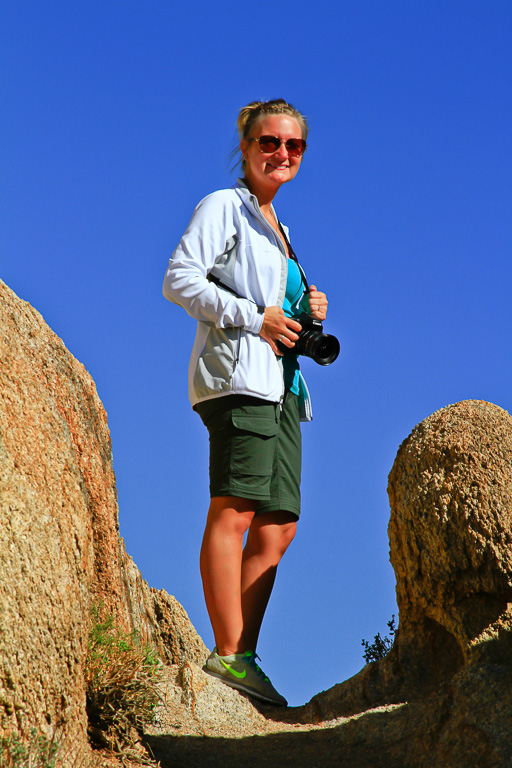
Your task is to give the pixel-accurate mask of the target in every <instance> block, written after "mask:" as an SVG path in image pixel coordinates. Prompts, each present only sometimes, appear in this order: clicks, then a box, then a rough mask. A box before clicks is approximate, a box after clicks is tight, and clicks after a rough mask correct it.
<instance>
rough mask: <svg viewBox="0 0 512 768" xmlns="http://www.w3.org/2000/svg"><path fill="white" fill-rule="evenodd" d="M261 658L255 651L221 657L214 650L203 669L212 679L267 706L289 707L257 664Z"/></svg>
mask: <svg viewBox="0 0 512 768" xmlns="http://www.w3.org/2000/svg"><path fill="white" fill-rule="evenodd" d="M256 659H259V656H258V655H257V654H256V653H254V652H253V651H246V652H245V653H234V654H233V655H232V656H219V655H218V653H217V649H216V648H214V649H213V651H212V653H211V654H210V655H209V657H208V659H207V660H206V664H205V665H204V667H203V670H204V671H205V672H208V674H209V675H212V677H216V678H218V679H219V680H222V682H223V683H226V685H230V686H231V687H232V688H237V689H238V690H239V691H244V693H247V694H249V696H254V698H256V699H260V700H261V701H264V702H265V703H266V704H276V705H277V706H279V707H287V706H288V702H287V701H286V699H285V698H284V696H281V694H279V693H278V692H277V691H276V689H275V688H274V686H273V685H272V683H271V682H270V680H269V679H268V677H267V676H266V674H265V673H264V672H263V670H262V669H261V668H260V667H259V666H258V665H257V664H256Z"/></svg>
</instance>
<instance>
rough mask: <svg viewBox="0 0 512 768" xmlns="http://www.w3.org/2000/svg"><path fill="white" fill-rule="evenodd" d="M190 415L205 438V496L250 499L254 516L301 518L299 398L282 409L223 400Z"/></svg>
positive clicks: (239, 398) (250, 400) (246, 399)
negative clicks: (207, 488)
mask: <svg viewBox="0 0 512 768" xmlns="http://www.w3.org/2000/svg"><path fill="white" fill-rule="evenodd" d="M195 410H196V411H197V412H198V413H199V415H200V416H201V419H202V420H203V423H204V424H205V426H206V427H207V429H208V432H209V434H210V496H211V497H212V498H213V497H215V496H237V497H239V498H244V499H254V500H255V501H256V502H257V509H256V512H257V514H262V513H265V512H277V511H279V510H281V511H286V512H292V513H293V514H294V515H296V516H297V517H299V515H300V472H301V433H300V421H299V407H298V398H297V396H296V395H294V394H292V393H290V392H288V393H287V395H286V397H285V400H284V403H283V406H282V408H281V407H280V405H279V403H270V402H268V401H267V400H260V399H259V398H257V397H250V396H249V395H225V396H223V397H216V398H213V399H212V400H206V401H204V402H202V403H198V404H197V405H196V406H195Z"/></svg>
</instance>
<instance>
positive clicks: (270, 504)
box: [256, 499, 300, 519]
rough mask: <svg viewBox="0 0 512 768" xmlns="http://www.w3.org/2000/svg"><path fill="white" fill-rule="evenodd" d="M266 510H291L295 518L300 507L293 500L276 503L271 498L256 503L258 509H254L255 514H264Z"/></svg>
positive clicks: (298, 515) (298, 516)
mask: <svg viewBox="0 0 512 768" xmlns="http://www.w3.org/2000/svg"><path fill="white" fill-rule="evenodd" d="M267 512H291V514H292V515H295V516H296V517H297V519H299V518H300V507H298V506H297V504H296V503H294V502H293V501H282V502H281V503H278V502H276V501H275V500H274V499H271V500H270V501H266V502H265V501H264V502H263V503H262V504H259V505H258V509H257V510H256V514H257V515H265V514H267Z"/></svg>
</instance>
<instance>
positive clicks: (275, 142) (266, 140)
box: [258, 136, 281, 154]
mask: <svg viewBox="0 0 512 768" xmlns="http://www.w3.org/2000/svg"><path fill="white" fill-rule="evenodd" d="M258 141H259V145H260V149H261V151H262V152H268V153H269V154H270V152H277V150H278V149H279V147H280V146H281V142H280V141H279V139H278V138H277V136H260V138H259V139H258Z"/></svg>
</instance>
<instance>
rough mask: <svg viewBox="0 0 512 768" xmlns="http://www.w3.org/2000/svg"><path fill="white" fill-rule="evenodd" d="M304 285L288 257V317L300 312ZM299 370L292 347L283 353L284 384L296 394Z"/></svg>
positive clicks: (286, 294) (286, 309) (285, 306)
mask: <svg viewBox="0 0 512 768" xmlns="http://www.w3.org/2000/svg"><path fill="white" fill-rule="evenodd" d="M304 287H305V286H304V283H303V282H302V276H301V274H300V270H299V267H298V266H297V264H296V263H295V261H293V259H288V277H287V280H286V293H285V297H284V301H283V310H284V313H285V315H286V316H287V317H293V315H295V314H297V313H298V312H300V308H299V302H300V300H301V298H302V294H303V293H304ZM299 370H300V369H299V360H298V355H297V354H295V352H294V351H293V349H290V350H289V351H288V352H285V354H284V355H283V371H284V386H285V388H286V389H289V390H290V392H293V394H294V395H298V394H299V375H300V374H299Z"/></svg>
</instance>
